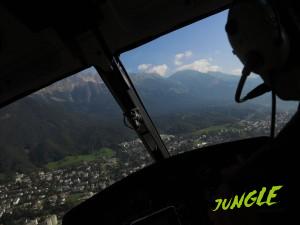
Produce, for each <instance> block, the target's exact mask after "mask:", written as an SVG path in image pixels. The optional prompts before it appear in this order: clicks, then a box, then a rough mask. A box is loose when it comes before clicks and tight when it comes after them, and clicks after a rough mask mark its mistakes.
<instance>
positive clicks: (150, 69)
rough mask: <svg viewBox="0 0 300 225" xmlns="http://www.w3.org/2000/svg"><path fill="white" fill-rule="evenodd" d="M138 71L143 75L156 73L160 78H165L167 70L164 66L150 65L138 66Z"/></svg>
mask: <svg viewBox="0 0 300 225" xmlns="http://www.w3.org/2000/svg"><path fill="white" fill-rule="evenodd" d="M138 70H139V71H142V72H144V73H156V74H159V75H160V76H165V75H166V73H167V70H168V66H167V65H166V64H162V65H152V64H141V65H139V66H138Z"/></svg>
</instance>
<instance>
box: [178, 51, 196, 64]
mask: <svg viewBox="0 0 300 225" xmlns="http://www.w3.org/2000/svg"><path fill="white" fill-rule="evenodd" d="M192 55H193V52H192V51H185V52H182V53H178V54H176V55H175V59H174V64H175V65H176V66H180V65H182V64H183V62H182V60H185V59H188V58H190V57H191V56H192Z"/></svg>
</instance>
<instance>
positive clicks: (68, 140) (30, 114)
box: [0, 68, 152, 225]
mask: <svg viewBox="0 0 300 225" xmlns="http://www.w3.org/2000/svg"><path fill="white" fill-rule="evenodd" d="M0 121H1V126H0V133H1V135H0V146H1V147H0V224H5V225H15V224H18V225H19V224H20V225H23V224H24V225H25V224H42V223H45V224H53V225H55V224H57V223H61V219H62V216H63V215H64V214H65V213H66V212H67V211H69V210H70V209H71V208H73V207H74V206H76V205H77V204H79V203H80V202H82V201H84V200H85V199H87V198H89V197H91V196H92V195H94V194H96V193H97V192H99V191H100V190H103V189H105V188H106V187H108V186H110V185H111V184H113V183H115V182H116V181H118V180H120V179H122V178H124V177H126V176H128V175H129V174H131V173H133V172H135V171H137V170H140V169H142V168H143V167H145V166H147V165H149V164H151V163H152V159H151V158H150V156H149V155H148V153H147V151H146V150H145V148H143V145H142V144H141V142H140V140H139V139H138V137H137V136H136V134H135V133H134V132H133V131H132V130H130V129H128V128H126V127H125V126H124V125H123V116H122V113H121V110H120V108H119V106H118V105H117V104H116V102H115V100H114V99H113V97H112V96H111V94H110V92H109V91H108V89H107V88H106V86H105V85H104V83H103V82H102V80H101V78H100V76H99V75H98V74H97V72H96V70H95V69H94V68H89V69H87V70H84V71H82V72H80V73H78V74H75V75H73V76H71V77H68V78H66V79H63V80H61V81H58V82H56V83H54V84H52V85H50V86H49V87H46V88H44V89H42V90H40V91H38V92H36V93H34V94H31V95H30V96H28V97H25V98H23V99H21V100H19V101H17V102H15V103H12V104H11V105H9V106H7V107H5V108H2V109H1V110H0ZM49 221H50V222H51V223H50V222H49Z"/></svg>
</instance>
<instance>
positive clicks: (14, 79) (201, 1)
mask: <svg viewBox="0 0 300 225" xmlns="http://www.w3.org/2000/svg"><path fill="white" fill-rule="evenodd" d="M230 3H231V0H152V1H150V0H128V1H126V0H106V1H104V0H102V1H101V0H80V1H67V0H66V1H63V0H44V1H36V0H27V1H17V0H2V1H1V3H0V106H3V105H6V104H8V103H10V102H12V101H14V100H15V99H18V98H20V97H22V96H25V95H27V94H29V93H31V92H33V91H35V90H38V89H40V88H42V87H44V86H47V85H49V84H50V83H53V82H55V81H57V80H59V79H61V78H63V77H66V76H68V75H71V74H72V73H75V72H77V71H80V70H82V69H84V68H86V67H89V66H92V65H98V66H100V67H101V68H103V70H105V69H106V68H107V60H106V59H105V57H104V54H103V52H104V51H105V49H104V48H103V46H102V45H101V44H100V43H101V42H102V41H104V42H106V46H107V48H106V52H109V53H110V54H112V55H115V54H119V53H121V52H124V51H126V50H129V49H131V48H134V47H137V46H139V45H141V44H143V43H145V42H147V41H150V40H152V39H154V38H156V37H159V36H161V35H163V34H165V33H168V32H170V31H172V30H175V29H177V28H179V27H181V26H184V25H187V24H189V23H192V22H194V21H196V20H198V19H201V18H204V17H206V16H209V15H211V14H213V13H215V12H217V11H219V10H222V9H225V8H226V7H227V6H228V5H229V4H230ZM97 34H98V35H97ZM99 34H100V37H101V38H100V39H99ZM99 40H100V42H99Z"/></svg>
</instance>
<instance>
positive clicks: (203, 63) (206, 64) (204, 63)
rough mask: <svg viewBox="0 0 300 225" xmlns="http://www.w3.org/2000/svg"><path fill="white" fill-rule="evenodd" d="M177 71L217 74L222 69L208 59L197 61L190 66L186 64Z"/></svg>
mask: <svg viewBox="0 0 300 225" xmlns="http://www.w3.org/2000/svg"><path fill="white" fill-rule="evenodd" d="M176 70H177V71H180V70H195V71H198V72H201V73H207V72H217V71H221V67H219V66H217V65H213V64H211V61H210V60H208V59H199V60H196V61H194V62H192V63H190V64H185V65H182V66H180V67H177V69H176Z"/></svg>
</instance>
